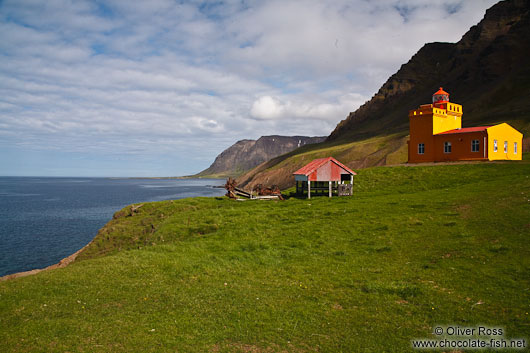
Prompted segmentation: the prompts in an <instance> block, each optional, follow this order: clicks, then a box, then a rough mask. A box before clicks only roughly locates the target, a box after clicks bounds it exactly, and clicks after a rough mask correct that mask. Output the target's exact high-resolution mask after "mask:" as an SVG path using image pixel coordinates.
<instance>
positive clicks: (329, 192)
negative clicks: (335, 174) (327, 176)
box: [329, 180, 331, 197]
mask: <svg viewBox="0 0 530 353" xmlns="http://www.w3.org/2000/svg"><path fill="white" fill-rule="evenodd" d="M329 197H331V180H330V181H329Z"/></svg>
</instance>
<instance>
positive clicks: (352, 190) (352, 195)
mask: <svg viewBox="0 0 530 353" xmlns="http://www.w3.org/2000/svg"><path fill="white" fill-rule="evenodd" d="M351 196H353V174H352V175H351Z"/></svg>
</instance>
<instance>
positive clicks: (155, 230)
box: [0, 142, 530, 352]
mask: <svg viewBox="0 0 530 353" xmlns="http://www.w3.org/2000/svg"><path fill="white" fill-rule="evenodd" d="M380 143H383V142H380ZM525 157H526V158H528V155H526V156H525ZM355 188H356V191H355V196H353V197H342V198H333V199H328V198H327V197H316V198H313V199H311V200H303V199H295V198H291V199H289V200H287V201H284V202H276V201H246V202H235V201H231V200H228V199H226V198H194V199H184V200H178V201H164V202H156V203H148V204H144V205H143V206H142V207H140V208H138V210H137V212H136V213H134V212H131V207H130V206H129V207H127V208H125V209H124V210H122V211H120V212H118V213H116V215H115V219H113V220H111V221H110V222H109V223H108V224H107V225H106V226H105V227H104V228H103V229H102V230H101V231H100V232H99V234H98V235H97V237H96V238H95V239H94V241H93V242H92V244H91V245H90V246H89V247H88V248H87V249H86V250H85V251H84V252H83V253H82V255H81V256H80V258H78V260H76V262H74V263H73V264H72V265H70V266H68V267H66V268H63V269H57V270H53V271H46V272H41V273H39V274H37V275H35V276H29V277H23V278H18V279H14V280H10V281H5V282H0V326H1V327H2V329H1V330H0V342H2V351H4V352H46V351H53V352H56V351H69V352H109V351H113V352H131V351H132V352H154V351H157V352H158V351H178V352H209V351H210V352H316V351H318V352H340V351H343V352H358V351H363V352H408V351H411V350H412V349H411V340H412V339H413V338H436V336H434V335H433V334H432V331H433V327H434V326H436V325H451V324H453V325H458V326H460V327H475V326H476V325H479V324H482V325H487V326H491V327H493V326H494V327H502V328H504V330H505V338H526V339H527V345H528V338H530V335H529V332H530V315H529V312H530V291H529V290H528V288H529V287H530V249H529V247H528V236H529V234H530V162H529V161H528V160H526V161H523V162H520V163H510V162H507V163H475V164H459V165H456V164H453V165H438V166H420V167H377V168H369V169H363V170H361V171H360V172H359V175H358V176H357V177H356V182H355ZM131 213H132V214H133V216H130V214H131Z"/></svg>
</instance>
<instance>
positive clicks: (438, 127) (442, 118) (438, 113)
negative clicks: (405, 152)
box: [409, 87, 462, 163]
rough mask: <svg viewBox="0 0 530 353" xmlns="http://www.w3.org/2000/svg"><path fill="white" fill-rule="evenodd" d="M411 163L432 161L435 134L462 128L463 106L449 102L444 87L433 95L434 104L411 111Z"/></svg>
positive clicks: (433, 157)
mask: <svg viewBox="0 0 530 353" xmlns="http://www.w3.org/2000/svg"><path fill="white" fill-rule="evenodd" d="M409 127H410V141H409V163H420V162H432V161H434V159H435V154H434V135H436V134H439V133H441V132H444V131H449V130H455V129H460V128H462V106H461V105H460V104H455V103H451V102H449V93H447V92H446V91H444V90H443V88H442V87H440V89H439V90H438V91H436V92H435V93H434V94H433V95H432V104H423V105H421V106H420V107H419V109H414V110H411V111H410V112H409Z"/></svg>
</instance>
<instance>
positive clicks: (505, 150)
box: [504, 141, 508, 153]
mask: <svg viewBox="0 0 530 353" xmlns="http://www.w3.org/2000/svg"><path fill="white" fill-rule="evenodd" d="M504 153H508V141H504Z"/></svg>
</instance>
